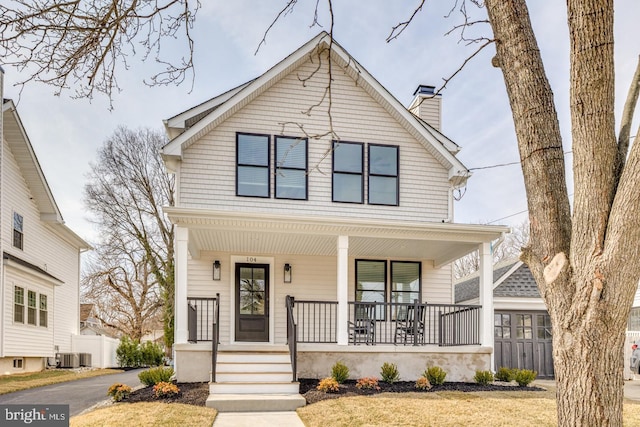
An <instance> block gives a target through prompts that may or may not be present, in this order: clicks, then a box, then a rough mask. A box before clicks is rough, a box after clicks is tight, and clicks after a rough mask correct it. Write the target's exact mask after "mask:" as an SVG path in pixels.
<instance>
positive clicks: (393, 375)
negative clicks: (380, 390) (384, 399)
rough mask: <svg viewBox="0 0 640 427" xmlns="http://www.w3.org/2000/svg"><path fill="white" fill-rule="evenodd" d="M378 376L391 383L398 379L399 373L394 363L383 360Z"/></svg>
mask: <svg viewBox="0 0 640 427" xmlns="http://www.w3.org/2000/svg"><path fill="white" fill-rule="evenodd" d="M380 376H381V377H382V381H384V382H386V383H389V384H393V383H394V382H396V381H398V380H399V379H400V373H399V372H398V366H397V365H396V364H395V363H387V362H385V363H384V364H383V365H382V369H381V371H380Z"/></svg>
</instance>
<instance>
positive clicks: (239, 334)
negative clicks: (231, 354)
mask: <svg viewBox="0 0 640 427" xmlns="http://www.w3.org/2000/svg"><path fill="white" fill-rule="evenodd" d="M236 341H252V342H267V341H269V265H268V264H236Z"/></svg>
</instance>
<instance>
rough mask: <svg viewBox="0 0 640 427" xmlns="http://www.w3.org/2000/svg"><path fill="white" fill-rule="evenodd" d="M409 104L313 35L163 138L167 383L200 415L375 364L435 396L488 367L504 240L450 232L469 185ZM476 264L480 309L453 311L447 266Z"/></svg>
mask: <svg viewBox="0 0 640 427" xmlns="http://www.w3.org/2000/svg"><path fill="white" fill-rule="evenodd" d="M329 55H330V59H331V67H328V63H329V62H328V56H329ZM329 73H330V74H329ZM329 79H331V91H328V90H327V85H328V82H329ZM414 95H415V99H414V101H413V103H412V105H411V106H410V107H409V108H405V107H404V106H402V105H401V104H400V102H399V101H398V100H396V99H395V98H394V97H393V96H392V95H391V94H390V93H389V92H388V91H387V90H386V89H385V88H384V87H382V86H381V85H380V83H378V82H377V81H376V80H375V79H374V78H373V77H372V76H371V75H370V74H369V73H368V72H367V71H366V70H365V69H364V67H362V65H360V64H359V63H358V62H357V61H356V60H355V59H354V58H352V57H351V56H350V55H349V54H348V53H347V52H346V51H345V50H344V49H343V48H342V47H341V46H340V45H339V44H338V43H336V42H335V41H333V43H332V42H331V40H330V37H329V35H328V34H326V33H321V34H319V35H318V36H317V37H315V38H314V39H312V40H311V41H309V42H308V43H307V44H305V45H304V46H302V47H301V48H300V49H298V50H297V51H295V52H293V53H292V54H290V55H289V56H288V57H287V58H285V59H284V60H283V61H281V62H280V63H278V64H277V65H275V66H274V67H273V68H271V69H270V70H269V71H267V72H266V73H265V74H263V75H261V76H259V77H258V78H256V79H255V80H252V81H250V82H248V83H245V84H243V85H241V86H239V87H237V88H234V89H231V90H229V91H228V92H226V93H223V94H222V95H219V96H217V97H215V98H212V99H210V100H208V101H205V102H204V103H202V104H200V105H198V106H196V107H193V108H192V109H189V110H187V111H185V112H182V113H180V114H178V115H176V116H173V117H171V118H170V119H168V120H166V121H165V126H166V130H167V133H168V135H169V137H170V142H169V143H168V144H167V145H166V146H165V147H164V149H163V157H164V159H165V164H166V166H167V168H168V170H169V171H170V172H172V173H174V174H175V175H176V194H175V200H176V203H175V206H173V207H167V208H166V209H165V212H166V213H167V214H168V215H169V217H170V219H171V221H172V222H173V223H174V224H175V226H176V246H175V261H176V276H175V277H176V286H175V289H176V291H175V313H176V317H175V345H174V352H175V367H176V372H177V378H178V381H207V380H209V379H210V378H212V379H213V380H214V381H213V383H212V384H211V393H212V396H211V397H210V402H209V405H211V406H215V407H216V408H218V409H223V408H224V404H222V403H220V402H221V400H224V395H225V394H228V393H230V394H233V393H246V394H250V393H256V392H261V391H263V392H271V393H297V390H298V386H297V383H296V382H295V377H296V376H298V377H316V378H317V377H324V376H327V375H328V374H329V373H330V369H331V366H332V365H333V364H334V363H335V362H336V361H338V360H341V361H343V362H345V363H346V364H347V365H348V366H349V368H350V369H351V376H352V377H354V378H359V377H363V376H377V375H378V374H379V372H380V366H381V365H382V364H383V363H384V362H392V363H397V365H398V367H399V370H400V374H401V376H402V377H403V378H405V379H411V378H417V377H418V376H419V375H420V374H421V373H422V372H423V371H424V369H425V367H426V366H427V365H438V366H441V367H442V368H444V369H445V370H446V371H447V372H448V376H447V378H448V379H450V380H452V381H456V380H470V379H472V378H473V375H474V373H475V371H476V370H478V369H482V370H484V369H490V368H491V366H492V362H491V359H492V353H493V318H492V317H491V316H492V314H491V313H492V312H493V308H492V299H491V292H490V290H491V282H492V280H491V253H490V242H491V241H492V240H494V239H497V238H499V237H500V236H501V235H502V234H503V233H506V232H508V231H509V229H508V228H507V227H503V226H484V225H467V224H456V223H454V222H453V191H454V190H455V189H456V188H459V187H460V186H463V185H465V183H466V180H467V178H468V177H469V175H470V173H469V171H468V170H467V168H466V167H465V166H464V165H462V163H460V161H459V160H458V159H457V158H456V154H457V152H458V151H459V147H458V145H456V144H455V143H454V142H452V141H451V140H450V139H448V138H447V137H446V136H445V135H444V134H442V133H441V132H440V121H441V96H440V95H434V93H433V87H429V86H420V87H419V88H418V90H417V91H416V93H415V94H414ZM328 109H330V112H331V114H330V116H329V114H327V111H328ZM451 120H452V121H454V120H455V118H452V119H451ZM477 249H479V250H480V254H481V264H482V267H481V271H482V272H483V273H482V275H481V280H480V289H481V294H482V296H481V298H480V303H479V305H474V306H460V305H454V304H453V303H454V288H453V284H452V273H451V267H450V263H451V262H452V261H453V260H455V259H457V258H459V257H460V256H463V255H465V254H467V253H469V252H471V251H473V250H477ZM288 297H290V298H288ZM416 300H417V301H418V305H417V306H416V305H415V303H414V301H416ZM367 303H369V304H371V303H373V304H374V305H375V307H374V308H373V309H372V310H369V309H368V304H367ZM423 303H426V305H423ZM481 306H483V307H481ZM365 312H366V313H368V317H369V319H371V321H370V322H365V321H364V320H365V318H364V314H363V313H365ZM407 313H424V316H423V317H424V320H423V321H422V322H415V323H414V324H411V323H410V319H409V320H406V317H407ZM409 317H411V316H410V315H409ZM214 323H215V325H214ZM217 342H219V346H217V348H214V347H216V346H214V345H213V344H216V343H217ZM358 344H361V345H358ZM365 344H369V345H365ZM269 358H271V362H269V361H268V360H266V359H269ZM243 361H246V362H247V364H246V365H242V363H243ZM270 369H271V370H275V371H276V372H275V373H270V374H267V373H266V372H265V371H268V370H270ZM256 371H258V372H256ZM270 402H272V401H270ZM268 406H269V409H277V408H278V406H277V405H275V404H273V403H269V405H268ZM254 408H255V406H254ZM223 410H224V409H223Z"/></svg>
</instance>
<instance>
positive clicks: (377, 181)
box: [368, 144, 399, 206]
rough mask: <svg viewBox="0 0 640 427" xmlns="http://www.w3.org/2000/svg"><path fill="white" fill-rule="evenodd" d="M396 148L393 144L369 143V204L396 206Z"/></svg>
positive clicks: (397, 201) (397, 187)
mask: <svg viewBox="0 0 640 427" xmlns="http://www.w3.org/2000/svg"><path fill="white" fill-rule="evenodd" d="M398 150H399V148H398V147H396V146H393V145H375V144H369V192H368V200H369V204H371V205H388V206H398V204H399V197H398V192H399V179H398V169H399V164H398V159H399V156H398Z"/></svg>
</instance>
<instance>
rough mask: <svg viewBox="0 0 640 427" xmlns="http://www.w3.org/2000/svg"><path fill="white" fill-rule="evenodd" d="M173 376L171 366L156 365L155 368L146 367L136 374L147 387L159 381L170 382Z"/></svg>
mask: <svg viewBox="0 0 640 427" xmlns="http://www.w3.org/2000/svg"><path fill="white" fill-rule="evenodd" d="M172 376H173V368H171V367H166V368H165V367H162V366H157V367H155V368H151V369H147V370H146V371H142V372H140V373H139V374H138V379H140V382H141V383H142V384H144V385H145V386H147V387H149V386H152V385H156V384H158V383H161V382H170V381H171V377H172Z"/></svg>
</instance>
